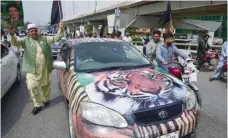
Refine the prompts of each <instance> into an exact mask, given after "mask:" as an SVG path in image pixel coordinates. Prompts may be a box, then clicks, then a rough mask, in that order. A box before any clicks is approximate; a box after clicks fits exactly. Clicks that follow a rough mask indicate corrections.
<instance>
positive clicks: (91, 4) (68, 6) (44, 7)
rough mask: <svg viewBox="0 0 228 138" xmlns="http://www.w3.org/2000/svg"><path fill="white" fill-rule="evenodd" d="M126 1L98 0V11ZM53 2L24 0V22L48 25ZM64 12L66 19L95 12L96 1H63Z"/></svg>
mask: <svg viewBox="0 0 228 138" xmlns="http://www.w3.org/2000/svg"><path fill="white" fill-rule="evenodd" d="M120 1H121V2H123V1H126V0H115V1H112V0H109V1H107V0H106V1H104V0H103V1H101V0H97V10H99V9H102V8H106V7H109V6H112V5H115V4H118V3H121V2H120ZM52 2H53V1H52V0H45V1H44V0H43V1H35V0H33V1H28V0H23V9H24V20H25V22H26V21H29V22H32V23H36V24H38V25H46V24H47V23H48V22H49V21H50V19H51V8H52ZM61 2H62V10H63V17H64V18H72V17H73V16H74V14H76V15H78V14H82V13H87V12H91V11H94V10H95V3H96V2H95V0H87V1H86V0H83V1H82V0H81V1H79V0H74V1H70V0H62V1H61Z"/></svg>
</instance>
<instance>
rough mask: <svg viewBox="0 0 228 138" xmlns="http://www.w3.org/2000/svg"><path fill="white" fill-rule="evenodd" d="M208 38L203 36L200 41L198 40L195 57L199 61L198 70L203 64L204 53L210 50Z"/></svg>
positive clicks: (206, 35)
mask: <svg viewBox="0 0 228 138" xmlns="http://www.w3.org/2000/svg"><path fill="white" fill-rule="evenodd" d="M209 37H210V35H208V34H205V35H204V36H203V38H202V39H199V45H198V49H197V57H198V59H199V65H198V70H199V69H200V68H201V67H202V65H203V64H204V57H205V53H206V51H207V50H208V49H210V46H209V44H208V39H209Z"/></svg>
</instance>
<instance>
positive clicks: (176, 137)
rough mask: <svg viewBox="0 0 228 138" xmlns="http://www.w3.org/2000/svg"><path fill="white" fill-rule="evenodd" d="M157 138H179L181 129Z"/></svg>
mask: <svg viewBox="0 0 228 138" xmlns="http://www.w3.org/2000/svg"><path fill="white" fill-rule="evenodd" d="M157 138H179V131H176V132H173V133H169V134H166V135H163V136H160V137H157Z"/></svg>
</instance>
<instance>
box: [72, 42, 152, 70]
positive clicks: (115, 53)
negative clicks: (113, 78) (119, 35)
mask: <svg viewBox="0 0 228 138" xmlns="http://www.w3.org/2000/svg"><path fill="white" fill-rule="evenodd" d="M75 53H76V54H75V70H76V71H82V72H94V71H102V70H108V69H126V68H136V67H143V66H151V63H150V61H149V60H148V59H147V58H145V57H144V56H143V55H142V54H141V53H140V52H139V51H138V50H136V49H135V48H134V47H133V46H132V45H131V44H129V43H127V42H90V43H83V44H78V45H77V46H76V47H75Z"/></svg>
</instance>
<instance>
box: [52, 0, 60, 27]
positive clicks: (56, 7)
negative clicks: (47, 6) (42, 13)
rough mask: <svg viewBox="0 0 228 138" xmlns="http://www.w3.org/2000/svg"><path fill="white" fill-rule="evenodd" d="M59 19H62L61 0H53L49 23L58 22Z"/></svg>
mask: <svg viewBox="0 0 228 138" xmlns="http://www.w3.org/2000/svg"><path fill="white" fill-rule="evenodd" d="M61 19H63V12H62V5H61V1H60V0H54V1H53V3H52V10H51V25H54V24H58V23H59V21H60V20H61Z"/></svg>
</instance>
